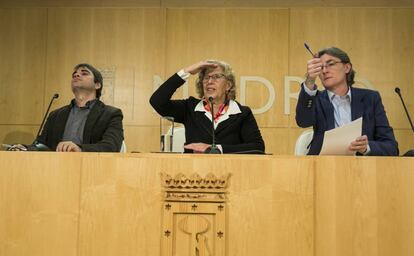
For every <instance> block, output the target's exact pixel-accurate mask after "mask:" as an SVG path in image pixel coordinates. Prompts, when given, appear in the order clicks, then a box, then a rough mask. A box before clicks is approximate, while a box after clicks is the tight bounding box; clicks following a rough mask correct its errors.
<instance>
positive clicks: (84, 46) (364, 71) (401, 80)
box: [0, 1, 414, 154]
mask: <svg viewBox="0 0 414 256" xmlns="http://www.w3.org/2000/svg"><path fill="white" fill-rule="evenodd" d="M23 2H24V1H23ZM148 2H150V1H148ZM158 2H159V1H158ZM262 2H266V1H262ZM339 2H340V1H339ZM6 3H7V1H6ZM338 5H340V4H338ZM2 6H6V7H7V4H6V5H2ZM413 17H414V9H413V8H397V7H394V8H390V9H385V8H362V7H359V8H351V7H348V8H342V7H315V8H311V7H304V8H300V7H292V8H164V7H155V8H139V7H135V8H56V7H49V8H29V7H25V8H2V9H0V33H1V40H0V91H1V93H0V107H1V108H2V109H3V111H2V112H1V113H0V141H1V142H2V143H14V142H24V143H30V142H31V140H32V139H33V137H34V136H35V133H36V131H37V127H38V125H39V124H40V122H41V119H42V115H43V113H44V111H45V110H46V107H47V104H48V102H49V100H50V97H51V96H52V94H53V93H55V92H58V93H59V94H60V95H61V97H60V98H59V99H58V101H57V102H56V103H55V104H54V106H53V108H57V107H59V106H62V105H65V104H67V103H68V102H69V100H70V99H71V97H72V94H71V91H70V74H71V71H72V68H73V66H74V65H76V64H77V63H80V62H89V63H91V64H93V65H95V66H97V67H98V68H100V69H102V70H104V76H105V82H104V96H103V99H104V101H105V102H107V103H108V104H112V105H115V106H117V107H120V108H121V109H122V110H123V113H124V127H125V136H126V143H127V145H128V150H129V151H141V152H150V151H156V150H157V149H158V115H157V114H156V113H154V112H153V111H152V109H151V107H150V105H149V104H148V99H149V97H150V95H151V93H152V91H153V84H154V76H159V77H160V78H161V79H163V80H164V79H166V78H168V76H170V75H171V74H172V73H174V72H176V71H178V70H179V69H180V68H182V67H184V66H186V65H189V64H192V63H193V62H196V61H199V60H202V59H207V58H208V59H210V58H212V59H222V60H225V61H227V62H229V63H230V64H231V65H232V66H233V68H234V69H235V71H236V77H237V82H238V84H239V83H240V77H241V76H257V77H261V78H264V79H266V80H268V81H269V82H270V83H271V84H272V87H273V88H274V91H275V93H276V95H275V101H274V103H273V105H272V107H271V108H270V109H269V110H268V111H266V112H265V113H263V114H257V115H256V118H257V120H258V123H259V126H260V127H261V130H262V133H263V135H264V138H265V142H266V149H267V150H266V151H268V152H272V153H275V154H291V153H292V152H293V148H294V144H295V140H296V138H297V136H298V134H300V132H301V131H302V129H300V128H298V127H297V126H296V124H295V120H294V109H295V104H296V100H295V99H289V100H288V102H287V103H289V104H290V109H289V110H290V115H287V114H285V109H284V107H285V103H286V102H285V101H286V100H285V93H286V92H287V91H286V90H285V86H284V83H285V78H286V77H288V76H294V77H302V76H303V74H304V73H305V65H306V61H307V59H308V58H309V56H310V55H309V53H308V52H307V51H306V50H305V49H304V48H303V42H305V41H306V42H308V43H309V44H310V45H311V47H312V48H313V49H314V50H315V51H316V50H317V49H319V48H322V47H325V46H331V45H336V46H339V47H340V48H342V49H344V50H345V51H347V52H348V53H349V55H350V57H351V60H352V62H353V65H354V68H355V69H356V71H357V78H358V79H359V80H362V81H365V82H364V84H365V85H367V84H368V85H372V86H373V87H374V88H375V89H376V90H378V91H379V92H380V93H381V95H382V98H383V103H384V105H385V109H386V111H387V114H388V117H389V120H390V123H391V125H392V126H393V127H394V129H395V134H396V136H397V140H398V142H399V143H400V150H401V152H405V151H406V150H407V149H409V148H413V147H414V135H413V133H412V132H411V131H410V130H409V125H408V122H407V119H406V117H405V114H404V112H403V108H402V106H401V104H400V101H399V98H398V97H397V96H396V94H395V93H394V87H395V86H399V87H400V88H401V90H402V92H403V93H404V97H405V100H406V104H407V107H408V109H409V111H411V113H412V114H413V115H414V89H413V87H412V84H413V79H412V67H413V66H414V47H413V43H412V42H413V40H414V18H413ZM247 85H248V86H247V90H246V98H245V99H246V101H245V103H246V104H247V105H249V106H251V107H253V108H259V107H262V106H263V105H265V104H266V102H267V101H268V96H269V95H268V92H267V90H265V87H264V86H263V85H262V84H261V83H258V82H249V83H248V84H247ZM288 88H289V90H290V93H295V92H297V91H298V89H299V83H297V82H291V83H290V84H289V86H288ZM238 89H240V88H238ZM239 91H240V90H239ZM182 93H183V91H182V90H181V89H180V90H179V91H178V92H177V94H176V97H182V95H183V94H182ZM189 93H190V94H191V95H195V93H194V79H190V85H189ZM239 96H240V93H239V94H238V100H240V98H239Z"/></svg>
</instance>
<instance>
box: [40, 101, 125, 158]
mask: <svg viewBox="0 0 414 256" xmlns="http://www.w3.org/2000/svg"><path fill="white" fill-rule="evenodd" d="M70 110H71V105H67V106H64V107H61V108H59V109H56V110H54V111H52V112H51V113H50V114H49V117H48V118H47V121H46V124H45V127H44V128H43V131H42V133H41V135H40V137H39V139H38V141H39V142H40V143H43V144H45V145H47V146H48V147H49V148H50V149H51V150H56V147H57V145H58V144H59V142H61V140H62V137H63V133H64V131H65V126H66V122H67V120H68V117H69V113H70ZM122 119H123V115H122V111H121V110H120V109H118V108H115V107H112V106H107V105H105V104H104V103H103V102H102V101H100V100H97V102H96V103H95V105H94V106H93V107H92V109H91V111H90V113H89V115H88V118H87V120H86V123H85V128H84V130H83V144H82V145H79V146H80V147H81V148H82V151H87V152H119V150H120V149H121V145H122V141H123V140H124V131H123V128H122Z"/></svg>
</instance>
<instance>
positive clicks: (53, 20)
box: [47, 9, 165, 124]
mask: <svg viewBox="0 0 414 256" xmlns="http://www.w3.org/2000/svg"><path fill="white" fill-rule="evenodd" d="M164 18H165V13H164V10H162V9H130V10H129V9H51V10H50V14H49V23H48V24H49V28H48V31H49V34H48V45H49V47H48V62H47V63H48V67H47V92H48V93H49V94H51V93H53V92H55V91H58V92H61V94H62V98H61V99H60V103H61V104H62V105H63V104H67V102H69V100H70V99H71V98H72V93H71V90H70V76H71V73H72V69H73V67H74V66H75V65H76V64H78V63H82V62H88V63H91V64H92V65H95V66H96V67H97V68H99V69H101V70H107V71H108V74H109V76H110V77H109V78H108V79H107V80H104V88H103V99H104V100H105V102H107V103H108V104H112V105H115V106H117V107H120V108H122V110H123V113H124V121H125V123H128V124H149V123H151V122H154V121H155V120H154V119H153V114H152V109H151V107H150V105H149V104H148V100H149V97H150V95H151V94H152V90H153V75H155V74H158V75H161V76H162V75H163V70H164V64H163V63H164V55H163V50H164V47H163V46H164V36H163V35H164V29H165V25H164V22H165V21H164Z"/></svg>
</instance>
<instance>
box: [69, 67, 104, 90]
mask: <svg viewBox="0 0 414 256" xmlns="http://www.w3.org/2000/svg"><path fill="white" fill-rule="evenodd" d="M71 85H72V91H75V90H84V91H85V90H86V91H91V92H92V91H94V92H95V91H96V89H99V88H100V87H101V84H99V83H95V81H94V76H93V73H92V71H90V70H89V69H88V68H87V67H79V68H78V69H77V70H75V71H74V72H73V73H72V81H71Z"/></svg>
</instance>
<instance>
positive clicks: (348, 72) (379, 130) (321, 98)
mask: <svg viewBox="0 0 414 256" xmlns="http://www.w3.org/2000/svg"><path fill="white" fill-rule="evenodd" d="M318 76H319V78H320V80H321V82H322V85H323V87H324V88H325V90H324V91H318V90H317V86H316V84H315V79H316V78H317V77H318ZM354 76H355V71H354V69H353V67H352V64H351V60H350V59H349V57H348V54H346V53H345V52H344V51H342V50H341V49H338V48H336V47H331V48H326V49H323V50H321V51H319V52H318V53H317V54H315V56H314V57H313V58H312V59H311V60H309V61H308V64H307V75H306V80H305V82H304V83H302V85H301V91H300V94H299V99H298V103H297V105H296V123H297V124H298V125H299V126H300V127H303V128H305V127H309V126H313V131H314V135H313V139H312V142H311V145H310V149H309V153H308V154H309V155H318V154H319V153H320V151H321V148H322V142H323V138H324V134H325V131H328V130H331V129H334V128H336V127H340V126H343V125H345V124H347V123H350V122H351V121H353V120H355V119H358V118H360V117H362V118H363V119H362V120H363V121H362V136H359V137H357V138H355V140H354V141H353V142H351V143H350V145H349V147H348V150H349V151H352V152H355V153H356V154H357V155H377V156H379V155H389V156H392V155H398V143H397V141H396V140H395V137H394V132H393V129H392V128H391V127H390V125H389V122H388V118H387V115H386V114H385V110H384V106H383V105H382V102H381V96H380V95H379V93H378V92H377V91H372V90H368V89H360V88H354V87H352V85H353V84H354Z"/></svg>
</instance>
